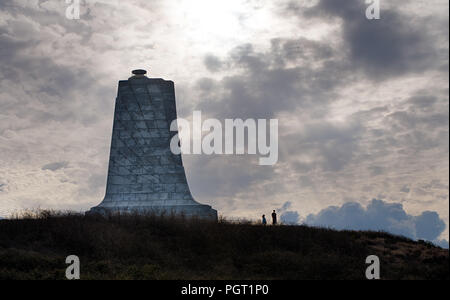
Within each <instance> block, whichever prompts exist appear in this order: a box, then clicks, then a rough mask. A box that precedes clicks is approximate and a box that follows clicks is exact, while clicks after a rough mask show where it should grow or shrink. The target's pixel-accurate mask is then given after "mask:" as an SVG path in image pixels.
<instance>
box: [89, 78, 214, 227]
mask: <svg viewBox="0 0 450 300" xmlns="http://www.w3.org/2000/svg"><path fill="white" fill-rule="evenodd" d="M132 73H133V76H132V77H130V78H129V79H128V80H123V81H119V88H118V94H117V99H116V106H115V112H114V126H113V133H112V140H111V152H110V158H109V168H108V179H107V185H106V195H105V198H104V200H103V201H102V202H101V203H100V205H98V206H95V207H93V208H91V210H90V211H89V212H88V213H100V214H108V213H153V214H157V215H161V214H166V215H167V214H176V215H184V216H186V217H198V218H202V219H210V220H217V211H216V210H214V209H212V208H211V206H209V205H203V204H200V203H198V202H196V201H195V200H194V198H193V197H192V195H191V192H190V190H189V186H188V183H187V180H186V175H185V172H184V167H183V162H182V158H181V154H180V155H175V154H173V153H172V151H171V150H170V140H171V138H172V137H173V136H174V135H175V134H177V132H176V131H170V130H169V127H170V124H171V122H172V121H173V120H175V119H176V118H177V112H176V104H175V88H174V83H173V82H172V81H167V80H163V79H160V78H148V77H147V76H146V74H147V72H146V71H145V70H134V71H133V72H132Z"/></svg>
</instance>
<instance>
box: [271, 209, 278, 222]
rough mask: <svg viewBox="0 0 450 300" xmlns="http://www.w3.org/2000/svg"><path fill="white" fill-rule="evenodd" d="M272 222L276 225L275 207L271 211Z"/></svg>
mask: <svg viewBox="0 0 450 300" xmlns="http://www.w3.org/2000/svg"><path fill="white" fill-rule="evenodd" d="M272 224H273V225H277V213H276V212H275V209H274V210H273V213H272Z"/></svg>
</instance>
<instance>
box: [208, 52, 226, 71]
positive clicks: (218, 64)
mask: <svg viewBox="0 0 450 300" xmlns="http://www.w3.org/2000/svg"><path fill="white" fill-rule="evenodd" d="M203 62H204V64H205V67H206V68H207V69H208V70H209V71H211V72H218V71H220V69H221V68H222V61H221V60H220V58H218V57H217V56H214V55H211V54H210V55H206V56H205V58H204V60H203Z"/></svg>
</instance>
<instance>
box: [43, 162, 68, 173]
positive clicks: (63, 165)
mask: <svg viewBox="0 0 450 300" xmlns="http://www.w3.org/2000/svg"><path fill="white" fill-rule="evenodd" d="M68 166H69V162H67V161H58V162H53V163H49V164H46V165H44V166H42V170H50V171H57V170H60V169H65V168H67V167H68Z"/></svg>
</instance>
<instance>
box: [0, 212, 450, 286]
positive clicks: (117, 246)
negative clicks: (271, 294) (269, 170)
mask: <svg viewBox="0 0 450 300" xmlns="http://www.w3.org/2000/svg"><path fill="white" fill-rule="evenodd" d="M448 253H449V252H448V250H444V249H441V248H438V247H435V246H433V245H431V244H429V243H425V242H414V241H412V240H409V239H407V238H403V237H398V236H393V235H390V234H387V233H380V232H359V231H334V230H329V229H320V228H311V227H306V226H267V227H263V226H260V225H253V224H250V223H248V222H241V223H235V222H234V223H232V222H227V221H224V220H221V221H220V222H218V223H210V222H206V221H200V220H190V221H189V220H182V219H179V218H173V217H165V218H161V217H151V216H147V217H142V216H141V217H137V216H112V217H108V218H102V217H95V216H81V215H73V214H55V213H48V212H42V213H40V214H39V215H36V216H33V217H31V216H25V217H21V218H17V219H9V220H0V279H65V275H64V274H65V269H66V267H67V265H66V264H65V258H66V257H67V256H68V255H72V254H74V255H77V256H79V257H80V260H81V278H82V279H365V275H364V274H365V269H366V267H367V265H366V264H365V258H366V257H367V256H368V255H377V256H378V257H379V258H380V261H381V278H382V279H449V257H448Z"/></svg>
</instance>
